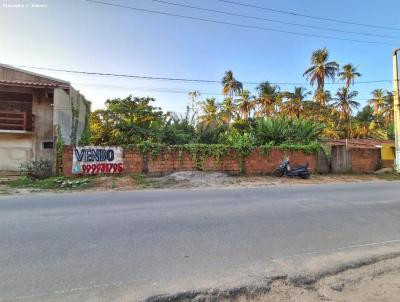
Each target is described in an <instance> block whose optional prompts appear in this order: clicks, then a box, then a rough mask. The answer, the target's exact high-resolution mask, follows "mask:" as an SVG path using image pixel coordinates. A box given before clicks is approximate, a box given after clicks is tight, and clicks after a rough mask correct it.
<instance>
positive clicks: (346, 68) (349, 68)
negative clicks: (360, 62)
mask: <svg viewBox="0 0 400 302" xmlns="http://www.w3.org/2000/svg"><path fill="white" fill-rule="evenodd" d="M338 76H339V77H340V80H342V81H345V82H346V88H349V87H350V85H351V84H354V79H356V78H359V77H361V73H359V72H357V66H354V65H353V64H351V63H349V64H346V65H343V67H342V70H341V71H340V72H339V73H338Z"/></svg>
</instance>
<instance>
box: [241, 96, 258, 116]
mask: <svg viewBox="0 0 400 302" xmlns="http://www.w3.org/2000/svg"><path fill="white" fill-rule="evenodd" d="M254 107H255V102H254V96H252V95H250V91H248V90H243V91H242V93H241V94H240V101H239V104H238V108H239V112H240V113H241V115H242V118H243V119H248V118H250V114H251V111H252V110H253V109H254Z"/></svg>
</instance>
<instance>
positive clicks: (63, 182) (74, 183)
mask: <svg viewBox="0 0 400 302" xmlns="http://www.w3.org/2000/svg"><path fill="white" fill-rule="evenodd" d="M5 184H7V185H8V186H10V187H12V188H33V189H64V188H86V187H88V186H89V185H90V179H88V178H79V179H78V178H72V177H62V176H61V177H49V178H44V179H32V178H31V177H28V176H26V175H24V176H20V177H19V178H18V179H16V180H11V181H8V182H6V183H5Z"/></svg>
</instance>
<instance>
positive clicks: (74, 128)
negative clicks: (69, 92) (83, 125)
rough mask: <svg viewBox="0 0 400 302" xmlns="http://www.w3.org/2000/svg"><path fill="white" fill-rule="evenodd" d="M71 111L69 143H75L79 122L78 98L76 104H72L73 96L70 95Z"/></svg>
mask: <svg viewBox="0 0 400 302" xmlns="http://www.w3.org/2000/svg"><path fill="white" fill-rule="evenodd" d="M71 111H72V127H71V145H76V143H77V141H76V140H77V133H78V123H79V112H80V102H79V100H77V101H76V104H74V99H73V97H71Z"/></svg>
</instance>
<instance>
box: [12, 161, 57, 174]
mask: <svg viewBox="0 0 400 302" xmlns="http://www.w3.org/2000/svg"><path fill="white" fill-rule="evenodd" d="M19 170H20V173H21V174H22V175H25V176H27V177H29V178H33V179H44V178H47V177H50V176H51V163H50V161H48V160H43V159H40V160H32V161H27V162H24V163H22V164H21V165H20V167H19Z"/></svg>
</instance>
